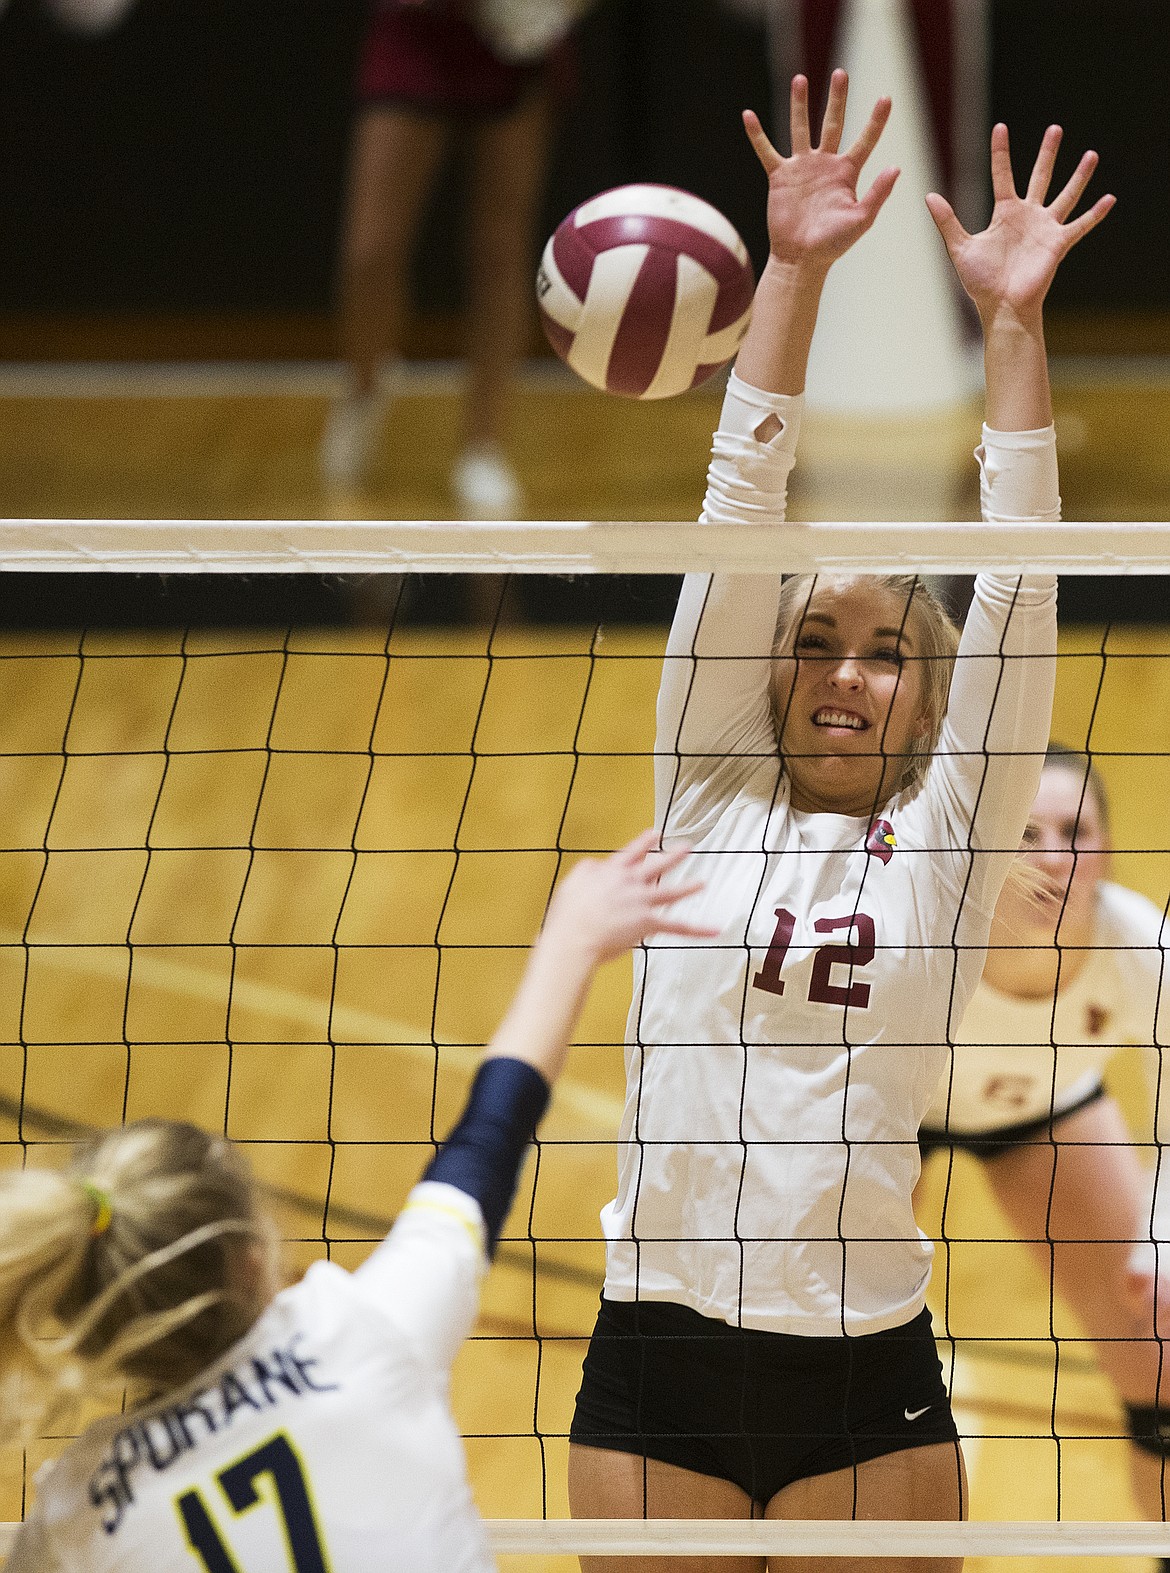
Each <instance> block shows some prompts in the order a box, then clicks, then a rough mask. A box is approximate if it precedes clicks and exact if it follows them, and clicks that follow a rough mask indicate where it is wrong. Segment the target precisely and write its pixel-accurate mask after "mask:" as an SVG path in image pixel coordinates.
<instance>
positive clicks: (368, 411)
mask: <svg viewBox="0 0 1170 1573" xmlns="http://www.w3.org/2000/svg"><path fill="white" fill-rule="evenodd" d="M534 9H539V4H538V5H536V6H535V7H534ZM460 10H461V7H460V6H458V5H430V4H422V3H418V0H415V3H410V0H382V3H381V4H378V5H377V6H376V7H375V10H374V15H373V17H372V20H371V23H370V28H369V32H368V34H367V37H366V42H365V46H364V50H363V55H362V62H361V69H360V74H359V84H358V96H359V100H360V109H359V113H358V119H357V123H356V127H355V130H354V137H353V148H352V153H351V167H350V176H349V196H348V207H347V212H346V217H345V224H344V237H343V241H342V259H341V273H342V277H341V297H342V299H341V311H342V341H343V353H344V355H345V358H346V360H347V362H348V364H349V378H350V381H349V388H348V391H347V393H346V394H345V396H344V397H343V398H342V399H340V400H339V401H338V402H337V403H336V404H335V405H334V406H333V408H332V410H331V411H330V414H329V418H328V422H327V425H326V428H325V434H324V437H323V439H322V443H321V452H320V465H321V475H322V479H323V480H324V481H325V482H326V484H328V485H335V486H355V485H360V483H361V482H362V480H363V478H364V476H365V473H366V471H367V469H368V467H369V464H370V461H371V459H372V456H373V452H374V448H375V445H376V444H377V442H378V439H379V437H380V435H381V427H382V420H383V416H384V414H385V411H386V405H387V400H388V394H389V388H388V385H387V383H386V381H385V380H384V377H383V375H382V371H383V366H385V367H386V368H387V369H389V368H392V364H393V361H394V358H395V357H396V356H397V355H398V353H399V351H400V348H401V341H402V336H403V324H404V319H405V315H406V310H407V303H408V297H409V288H410V284H409V277H410V263H411V257H412V252H413V248H414V243H415V240H416V238H417V236H418V232H419V228H420V225H421V223H422V219H423V214H424V212H425V208H426V203H427V200H428V198H429V196H430V194H431V191H432V190H433V188H434V184H435V180H436V178H437V176H438V174H439V171H440V168H441V167H442V163H443V160H444V158H445V156H446V155H447V153H448V151H449V148H450V144H451V142H452V140H453V137H454V133H455V132H456V130H457V129H458V128H459V127H461V126H463V127H465V128H467V129H469V130H470V132H471V138H472V165H471V186H470V191H469V211H468V215H467V233H468V247H467V259H468V268H467V280H468V291H469V300H468V310H467V340H468V361H469V369H470V381H469V384H468V388H467V394H466V398H465V401H464V409H463V433H462V439H461V449H460V452H459V455H458V457H457V458H456V461H455V465H454V468H453V469H452V471H451V488H452V492H453V495H454V500H455V502H456V504H457V505H458V507H459V509H460V511H461V512H462V513H463V514H464V515H466V516H468V517H471V518H481V517H482V518H510V517H515V516H516V515H517V514H518V513H519V511H520V510H521V508H522V506H523V497H522V495H521V490H520V484H519V482H518V480H517V478H516V474H515V472H514V470H513V469H512V466H511V464H510V463H509V462H508V459H507V457H506V455H505V453H504V448H503V438H504V433H505V418H506V413H507V403H508V395H509V384H510V381H511V377H512V373H513V371H514V368H515V365H516V362H517V361H518V359H519V358H520V357H521V355H522V354H523V353H524V349H525V345H526V342H527V336H528V333H529V332H530V330H531V324H532V320H533V304H532V275H533V270H534V267H535V255H534V243H533V237H534V230H535V225H536V221H537V216H538V205H539V202H540V197H541V192H542V190H543V183H544V174H545V163H546V155H547V150H548V142H549V133H550V120H551V97H552V95H551V92H550V76H552V75H554V74H555V72H556V69H557V65H558V61H557V58H556V57H557V48H556V46H553V47H552V48H550V49H549V50H547V51H546V52H545V54H543V55H541V56H538V57H537V58H535V59H527V60H523V61H515V60H510V59H507V58H505V57H504V56H503V55H502V54H501V53H500V52H499V50H498V48H493V46H492V45H491V44H490V43H489V42H488V41H487V39H486V38H485V37H484V36H483V35H482V34H481V33H480V32H479V31H477V30H476V28H475V26H473V24H472V22H471V21H470V20H467V19H465V18H464V17H463V16H462V15H460V14H459V12H460ZM562 64H563V63H562Z"/></svg>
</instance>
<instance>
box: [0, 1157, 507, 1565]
mask: <svg viewBox="0 0 1170 1573" xmlns="http://www.w3.org/2000/svg"><path fill="white" fill-rule="evenodd" d="M485 1266H486V1261H485V1256H484V1234H483V1220H482V1216H481V1214H480V1210H479V1207H478V1205H477V1203H476V1202H475V1201H474V1200H472V1198H471V1197H469V1196H467V1195H465V1194H464V1192H463V1191H461V1190H457V1189H455V1188H454V1187H453V1186H450V1185H442V1184H438V1183H435V1182H424V1183H423V1184H421V1185H418V1186H416V1187H415V1189H414V1190H413V1191H412V1193H411V1196H410V1200H409V1201H408V1203H407V1206H406V1208H405V1210H404V1211H403V1213H402V1215H401V1217H400V1218H399V1220H398V1222H397V1223H396V1224H395V1226H394V1229H393V1230H392V1232H391V1233H390V1235H389V1237H388V1238H387V1240H386V1241H385V1242H384V1243H383V1244H382V1245H380V1246H379V1247H378V1249H377V1250H376V1251H375V1252H374V1253H373V1255H372V1256H371V1257H370V1258H369V1260H368V1261H367V1262H366V1263H365V1264H364V1265H363V1266H361V1267H359V1268H358V1270H357V1271H356V1272H354V1273H348V1272H346V1271H345V1270H344V1269H342V1268H340V1267H337V1266H335V1265H334V1264H332V1263H328V1262H319V1263H317V1264H315V1265H314V1266H312V1267H310V1269H309V1271H308V1272H307V1273H306V1274H305V1277H304V1279H303V1280H302V1281H301V1282H300V1283H299V1284H297V1285H296V1286H295V1287H294V1288H291V1289H286V1290H284V1291H283V1293H281V1294H279V1295H278V1296H277V1297H276V1299H275V1300H274V1301H273V1303H272V1304H271V1305H270V1306H269V1308H268V1309H267V1310H266V1311H265V1312H264V1314H263V1315H262V1316H261V1317H260V1319H259V1321H257V1323H256V1324H255V1326H254V1327H253V1328H252V1329H251V1331H250V1332H249V1333H248V1335H247V1336H246V1337H245V1338H243V1339H241V1340H240V1342H239V1343H237V1344H236V1345H234V1347H233V1348H232V1349H230V1350H229V1351H228V1352H227V1353H226V1354H225V1355H223V1356H222V1357H221V1358H220V1359H219V1360H217V1361H216V1362H215V1364H214V1365H212V1366H209V1367H208V1369H207V1370H206V1371H205V1372H204V1373H203V1375H202V1376H201V1377H200V1378H199V1380H198V1382H197V1383H195V1384H194V1385H193V1386H191V1387H188V1388H184V1389H180V1390H179V1391H178V1392H177V1393H174V1394H170V1395H168V1396H167V1398H166V1400H165V1401H164V1402H163V1403H161V1404H159V1405H158V1406H155V1407H150V1406H148V1407H145V1408H143V1409H140V1410H138V1411H136V1412H133V1413H130V1414H126V1415H117V1416H114V1417H113V1418H111V1419H109V1420H105V1421H102V1422H100V1423H99V1424H97V1425H95V1426H93V1427H91V1428H90V1430H89V1431H87V1432H86V1434H85V1435H84V1436H83V1437H81V1438H80V1439H79V1440H78V1441H76V1442H74V1443H72V1444H71V1445H70V1446H69V1447H68V1448H67V1449H66V1451H65V1453H64V1454H63V1455H62V1457H61V1458H60V1460H59V1461H58V1462H57V1463H56V1464H54V1465H52V1466H50V1467H49V1468H48V1469H47V1470H46V1471H45V1473H44V1475H43V1477H42V1479H41V1480H40V1481H38V1491H37V1501H36V1505H35V1508H34V1509H33V1512H32V1514H31V1515H30V1517H29V1520H28V1522H27V1523H26V1525H25V1527H24V1530H23V1532H22V1534H21V1537H20V1539H19V1540H18V1542H17V1549H16V1551H15V1553H14V1554H13V1557H12V1558H11V1559H10V1561H9V1563H8V1573H58V1570H65V1569H69V1570H73V1569H77V1570H81V1569H85V1573H113V1570H114V1569H117V1570H118V1573H156V1570H158V1569H161V1568H180V1567H182V1568H187V1567H190V1568H198V1567H205V1568H207V1569H208V1570H209V1573H224V1570H228V1569H234V1568H256V1569H260V1568H263V1569H271V1570H274V1573H275V1570H277V1569H288V1570H289V1573H293V1570H295V1573H309V1570H312V1573H325V1570H326V1569H329V1568H332V1569H334V1570H336V1573H341V1570H343V1569H344V1573H384V1570H385V1569H386V1568H388V1567H393V1568H394V1569H395V1570H396V1573H456V1570H458V1573H472V1570H474V1573H487V1570H489V1569H491V1568H493V1567H494V1562H493V1560H492V1557H491V1554H490V1551H489V1548H488V1545H487V1538H486V1533H485V1531H484V1528H483V1525H482V1523H481V1522H480V1520H479V1517H478V1515H477V1513H476V1510H475V1507H474V1505H473V1503H472V1499H471V1491H470V1488H469V1486H468V1482H467V1472H466V1467H465V1464H464V1456H463V1448H462V1444H461V1442H460V1439H459V1435H458V1432H457V1431H456V1429H455V1424H454V1422H453V1420H452V1419H451V1415H450V1411H449V1408H448V1393H447V1389H448V1376H449V1372H450V1368H451V1363H452V1361H453V1360H454V1358H455V1354H456V1352H457V1350H458V1349H459V1346H460V1344H461V1343H462V1341H463V1339H464V1337H465V1336H466V1335H467V1333H468V1332H469V1331H470V1328H471V1325H472V1323H473V1321H474V1319H475V1313H476V1307H477V1303H478V1287H479V1281H480V1278H481V1276H482V1274H483V1271H484V1268H485Z"/></svg>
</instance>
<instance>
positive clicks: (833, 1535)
mask: <svg viewBox="0 0 1170 1573" xmlns="http://www.w3.org/2000/svg"><path fill="white" fill-rule="evenodd" d="M19 1528H20V1525H19V1524H0V1556H5V1557H6V1556H7V1555H8V1553H9V1552H10V1551H11V1550H12V1546H13V1542H14V1541H15V1539H16V1532H17V1530H18V1529H19ZM487 1530H488V1538H489V1540H490V1542H491V1546H492V1550H493V1551H494V1552H495V1554H496V1555H497V1556H510V1555H544V1556H565V1555H570V1556H615V1557H656V1556H672V1557H699V1556H713V1555H720V1556H756V1557H765V1556H789V1557H840V1556H848V1557H1023V1556H1033V1557H1043V1556H1059V1557H1120V1556H1131V1557H1140V1556H1147V1557H1165V1556H1168V1555H1170V1525H1164V1524H1099V1523H1092V1522H1083V1523H1077V1522H1074V1521H1072V1520H1065V1521H1064V1522H1063V1523H1059V1524H1053V1523H1014V1524H938V1523H917V1522H913V1521H899V1520H890V1521H888V1522H880V1521H876V1520H874V1521H868V1520H862V1521H858V1520H849V1521H845V1522H825V1521H823V1520H818V1519H787V1520H783V1521H770V1522H764V1521H762V1520H756V1521H754V1522H752V1523H736V1522H733V1521H730V1520H728V1519H704V1518H695V1519H681V1518H680V1519H659V1520H649V1521H647V1520H642V1519H626V1518H596V1519H564V1518H550V1519H527V1518H497V1519H489V1520H488V1523H487Z"/></svg>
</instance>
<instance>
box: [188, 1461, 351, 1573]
mask: <svg viewBox="0 0 1170 1573" xmlns="http://www.w3.org/2000/svg"><path fill="white" fill-rule="evenodd" d="M265 1476H267V1477H268V1478H269V1479H270V1480H271V1481H272V1484H273V1486H274V1487H275V1490H276V1505H277V1507H278V1508H279V1509H280V1517H281V1521H282V1524H283V1527H284V1537H285V1542H286V1544H287V1546H288V1558H289V1567H290V1568H291V1569H292V1573H329V1562H328V1559H327V1558H326V1555H325V1545H324V1542H323V1541H322V1539H321V1532H320V1530H319V1529H318V1527H317V1518H316V1515H315V1514H314V1512H313V1503H312V1499H311V1498H310V1496H309V1487H308V1483H307V1482H306V1480H305V1472H304V1469H303V1468H302V1467H301V1461H300V1459H299V1458H298V1457H297V1455H296V1452H295V1451H294V1449H293V1446H292V1443H291V1442H290V1441H289V1439H288V1437H287V1436H285V1435H284V1433H283V1432H282V1431H278V1432H277V1434H276V1435H275V1436H274V1437H270V1438H269V1440H268V1441H267V1442H265V1443H263V1444H262V1445H261V1446H260V1447H258V1448H255V1449H254V1450H253V1451H252V1452H251V1453H248V1454H246V1455H245V1456H244V1457H243V1458H240V1459H237V1460H236V1462H235V1463H234V1464H229V1465H228V1467H227V1468H226V1469H221V1470H220V1472H219V1474H218V1475H216V1477H215V1478H216V1481H217V1482H218V1484H219V1486H220V1488H221V1489H222V1491H223V1494H224V1496H225V1497H226V1498H227V1500H228V1504H229V1506H230V1507H231V1509H232V1511H233V1512H234V1513H237V1514H239V1513H246V1512H247V1511H248V1509H249V1508H253V1507H255V1506H256V1505H257V1503H259V1502H260V1500H261V1496H260V1492H259V1490H258V1489H257V1481H259V1480H262V1479H263V1478H264V1477H265ZM175 1506H176V1508H177V1509H178V1511H179V1517H180V1518H181V1519H182V1521H183V1529H184V1530H185V1531H186V1535H187V1543H188V1545H189V1546H190V1547H191V1550H192V1551H193V1552H194V1553H195V1555H196V1556H197V1557H199V1559H200V1560H201V1561H202V1563H203V1566H204V1567H205V1568H206V1569H207V1573H241V1569H240V1565H239V1563H238V1562H237V1561H236V1559H235V1558H234V1557H233V1556H232V1554H231V1552H230V1551H229V1550H228V1548H227V1546H226V1544H225V1543H224V1540H223V1537H222V1536H221V1534H220V1532H219V1530H218V1529H217V1528H216V1524H215V1520H214V1519H213V1518H212V1516H211V1513H210V1511H209V1510H208V1507H207V1504H206V1503H205V1502H204V1500H203V1497H202V1495H201V1493H200V1492H199V1491H196V1490H192V1491H184V1492H183V1494H182V1496H180V1497H178V1498H177V1499H176V1502H175Z"/></svg>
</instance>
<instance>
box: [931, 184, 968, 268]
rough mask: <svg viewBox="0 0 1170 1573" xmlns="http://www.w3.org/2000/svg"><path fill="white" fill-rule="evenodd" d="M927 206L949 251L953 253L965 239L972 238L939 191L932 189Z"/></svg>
mask: <svg viewBox="0 0 1170 1573" xmlns="http://www.w3.org/2000/svg"><path fill="white" fill-rule="evenodd" d="M926 206H927V210H928V212H929V213H930V216H931V218H932V219H933V220H934V223H935V228H936V229H937V230H938V232H939V234H940V235H941V236H942V238H943V244H944V245H945V246H946V248H947V250H948V251H949V252H952V253H953V252H954V250H955V248H956V247H957V246H961V245H962V244H963V242H964V241H965V240H970V238H971V237H970V235H969V234H968V233H967V231H966V230H965V229H964V228H963V226H962V224H960V223H959V220H958V216H957V215H956V213H955V210H954V208H953V207H952V206H951V205H950V203H949V202H948V201H947V199H946V197H940V196H939V194H938V192H937V191H932V192H931V193H930V195H929V196H928V197H927V199H926Z"/></svg>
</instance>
